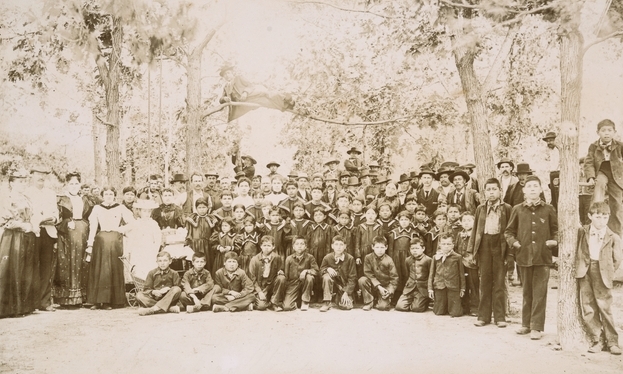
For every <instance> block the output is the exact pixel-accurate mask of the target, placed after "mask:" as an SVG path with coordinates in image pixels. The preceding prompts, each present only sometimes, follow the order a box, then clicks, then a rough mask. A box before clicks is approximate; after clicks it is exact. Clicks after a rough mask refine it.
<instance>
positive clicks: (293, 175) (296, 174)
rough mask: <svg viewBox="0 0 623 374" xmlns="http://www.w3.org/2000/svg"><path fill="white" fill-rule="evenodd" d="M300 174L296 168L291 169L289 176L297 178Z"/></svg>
mask: <svg viewBox="0 0 623 374" xmlns="http://www.w3.org/2000/svg"><path fill="white" fill-rule="evenodd" d="M298 176H299V173H297V172H296V171H294V170H292V171H290V173H288V178H293V179H296V178H298Z"/></svg>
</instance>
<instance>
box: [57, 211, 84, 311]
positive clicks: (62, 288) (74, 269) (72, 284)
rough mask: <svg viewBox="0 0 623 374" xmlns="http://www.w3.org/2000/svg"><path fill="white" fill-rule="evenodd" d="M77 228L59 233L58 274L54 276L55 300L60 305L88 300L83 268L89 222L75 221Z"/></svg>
mask: <svg viewBox="0 0 623 374" xmlns="http://www.w3.org/2000/svg"><path fill="white" fill-rule="evenodd" d="M74 222H75V225H76V228H75V229H73V230H69V233H67V234H61V233H59V236H58V242H57V243H58V244H57V245H58V248H57V261H56V275H55V276H54V302H55V303H57V304H60V305H80V304H82V303H83V302H86V297H85V296H86V282H85V280H86V279H85V278H84V274H83V273H84V271H83V269H84V268H85V267H86V266H88V264H87V263H85V262H84V253H85V250H86V248H87V239H88V236H89V224H88V222H85V221H74Z"/></svg>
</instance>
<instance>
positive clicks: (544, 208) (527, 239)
mask: <svg viewBox="0 0 623 374" xmlns="http://www.w3.org/2000/svg"><path fill="white" fill-rule="evenodd" d="M523 192H524V195H525V201H524V202H523V203H521V204H518V205H515V206H514V207H513V210H512V211H511V216H510V218H509V221H508V226H507V227H506V231H505V232H504V236H505V237H506V241H507V243H508V246H509V247H510V248H511V251H512V252H513V253H514V254H515V261H516V262H517V266H518V267H519V273H520V275H521V280H522V284H523V306H522V310H521V326H522V327H521V328H520V329H519V330H517V331H516V332H517V334H519V335H525V334H528V333H530V339H532V340H539V339H541V337H542V331H543V330H544V328H545V307H546V301H547V288H548V287H547V282H548V281H549V269H550V266H551V265H552V251H553V250H554V248H555V247H556V246H557V245H558V242H557V237H558V218H557V217H556V211H555V210H554V207H553V206H551V205H549V204H547V203H545V202H544V201H543V200H541V198H540V194H541V192H542V188H541V180H540V179H539V178H538V177H536V176H532V175H531V176H529V177H528V178H527V179H526V184H525V185H524V187H523Z"/></svg>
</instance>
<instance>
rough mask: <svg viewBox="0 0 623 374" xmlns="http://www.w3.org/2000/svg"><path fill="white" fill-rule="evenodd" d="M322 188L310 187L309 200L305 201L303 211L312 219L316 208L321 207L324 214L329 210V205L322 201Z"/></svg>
mask: <svg viewBox="0 0 623 374" xmlns="http://www.w3.org/2000/svg"><path fill="white" fill-rule="evenodd" d="M323 193H324V192H323V189H322V187H320V186H313V187H312V188H311V200H310V201H308V202H306V203H305V211H307V215H308V216H309V217H310V218H312V219H313V217H314V212H315V211H316V209H322V211H323V213H324V214H325V215H328V214H329V212H331V207H330V206H329V205H328V204H327V203H325V202H324V201H322V195H323Z"/></svg>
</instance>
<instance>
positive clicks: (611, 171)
mask: <svg viewBox="0 0 623 374" xmlns="http://www.w3.org/2000/svg"><path fill="white" fill-rule="evenodd" d="M613 130H615V127H614V124H613V123H612V122H611V121H608V120H605V121H602V122H600V124H599V125H598V133H599V135H600V140H599V141H597V142H596V143H595V144H593V145H591V148H590V149H589V155H588V157H586V159H585V160H584V171H585V175H586V177H587V182H586V185H587V186H592V185H595V195H596V196H595V197H594V198H593V201H592V203H591V205H590V207H589V208H588V209H585V210H586V211H587V213H586V217H583V219H586V225H585V226H584V227H583V228H582V229H581V230H580V234H581V235H579V238H580V241H579V244H578V255H577V266H576V267H577V277H578V284H579V292H580V294H581V298H580V299H581V304H582V310H583V316H584V319H585V322H586V324H587V326H588V327H587V328H588V331H589V332H590V333H591V337H592V339H593V344H592V345H591V348H590V349H591V352H598V351H601V350H602V349H608V350H609V351H610V352H611V353H613V354H620V349H619V347H618V335H617V333H616V330H615V328H614V323H613V321H612V313H611V312H610V304H611V299H612V295H611V292H610V289H611V288H612V277H613V273H614V272H615V271H616V269H617V268H618V266H619V264H620V262H621V259H622V258H621V257H622V256H623V255H622V251H621V239H620V234H621V233H620V230H621V225H620V218H619V217H620V212H621V206H620V204H621V196H619V195H620V194H619V192H620V191H621V187H619V186H620V185H621V186H623V183H621V182H620V178H623V174H621V173H622V172H623V168H620V167H621V165H620V162H621V160H623V158H622V157H621V144H620V143H618V142H617V141H616V140H613V139H612V134H613V132H614V131H613ZM604 134H605V135H604ZM548 135H549V134H548ZM544 140H546V141H547V140H551V136H546V138H544ZM548 144H549V142H548ZM347 153H348V158H347V159H346V160H344V161H343V162H340V161H339V160H338V159H333V158H331V159H328V160H326V162H325V163H324V165H323V167H324V170H323V171H319V170H318V172H315V173H313V174H311V176H310V175H309V174H307V173H305V172H292V173H289V174H287V175H282V174H281V173H280V172H279V168H280V165H279V163H278V162H274V161H273V162H270V163H268V164H267V165H266V169H267V172H266V173H265V174H264V175H260V174H259V173H256V167H255V166H256V165H257V162H256V160H255V159H254V158H253V157H252V156H249V155H245V156H242V163H237V166H236V168H235V172H236V177H235V179H231V180H230V179H228V178H219V173H218V172H216V171H208V172H195V173H193V174H192V175H190V176H189V178H187V177H186V176H185V175H184V174H175V175H174V176H173V177H172V178H171V179H170V180H169V181H168V182H169V183H168V184H167V185H168V186H165V183H164V179H163V178H162V177H161V176H160V175H151V176H150V177H149V178H148V181H147V185H146V186H144V187H142V188H139V189H136V188H134V187H131V186H130V187H126V188H124V189H123V190H122V191H117V190H115V188H113V187H102V188H99V187H93V186H89V185H85V184H82V180H81V175H80V173H77V172H74V173H69V174H67V176H66V178H65V188H64V190H63V191H62V193H60V194H58V195H57V194H56V193H54V192H53V191H51V190H49V189H48V188H46V187H45V179H46V177H47V176H48V174H49V173H50V170H48V169H46V168H44V167H40V166H36V167H32V168H31V170H30V173H28V172H25V171H23V170H16V171H14V172H13V173H12V174H11V175H10V177H9V187H10V193H9V194H8V195H7V196H6V197H5V198H4V199H3V204H2V207H1V209H2V211H1V218H2V222H1V223H2V226H3V229H4V230H3V233H2V239H1V241H0V258H1V262H0V281H1V282H0V317H14V316H21V315H25V314H28V313H31V312H33V311H34V310H40V311H54V310H55V308H58V307H60V308H78V307H80V306H85V305H86V306H88V307H90V308H92V309H113V308H117V307H123V306H125V305H126V283H127V282H128V281H129V280H131V279H140V280H141V284H142V286H143V287H142V289H141V290H140V292H139V293H138V294H137V295H136V299H137V301H138V302H139V304H140V306H141V308H139V311H138V313H139V314H140V315H151V314H158V313H166V312H174V313H180V311H182V310H185V311H186V312H189V313H193V312H200V311H205V310H212V311H213V312H226V311H229V312H237V311H246V310H254V309H257V310H266V309H272V310H274V311H290V310H296V309H300V310H309V309H310V305H312V304H314V305H316V307H318V308H319V310H320V311H321V312H326V311H328V310H330V309H331V308H334V307H336V308H340V309H346V310H348V309H352V308H353V307H361V308H362V309H363V310H365V311H369V310H371V309H372V308H376V309H378V310H390V309H392V308H393V309H395V310H397V311H405V312H406V311H412V312H419V313H421V312H427V311H428V310H429V309H432V312H433V313H434V314H436V315H448V314H449V315H450V316H452V317H460V316H463V315H470V316H475V317H476V319H475V322H474V324H475V326H478V327H482V326H485V325H488V324H491V323H493V324H495V325H496V326H498V327H500V328H503V327H506V326H507V321H506V315H507V310H506V309H507V297H508V289H507V287H509V286H510V285H517V286H519V285H521V286H522V287H523V306H522V312H521V320H522V323H521V328H520V329H519V330H517V331H516V332H517V333H518V334H520V335H525V334H529V335H530V337H531V339H533V340H538V339H540V338H541V336H542V332H543V331H544V328H545V309H546V308H545V306H546V299H547V291H548V285H547V284H548V280H549V273H550V268H551V267H552V265H553V261H552V258H553V256H555V255H556V251H557V250H556V248H557V244H558V243H557V233H558V219H557V214H556V208H555V206H556V204H555V203H556V202H555V201H552V200H550V203H553V204H550V203H547V202H546V201H545V197H544V195H543V188H542V182H541V180H540V179H539V178H538V177H537V176H535V175H533V171H532V170H531V168H530V166H529V165H528V164H527V163H517V164H515V163H514V162H513V160H511V159H506V158H503V159H501V160H499V161H498V162H497V164H496V166H497V169H498V170H499V176H498V177H497V178H490V179H487V180H486V181H485V183H484V184H483V185H479V184H478V181H477V179H476V178H475V177H474V169H475V166H474V165H473V164H463V165H461V164H459V163H456V162H444V163H443V164H442V165H440V167H439V168H438V169H437V170H433V169H432V168H431V167H430V166H427V165H424V166H423V167H422V168H421V169H420V170H417V171H416V170H413V171H405V172H403V173H402V174H400V175H399V177H398V178H394V179H391V178H389V177H388V176H387V175H386V174H385V173H384V171H383V169H382V168H381V167H380V166H379V165H378V164H377V163H376V162H370V163H368V164H364V163H363V162H362V160H361V159H360V155H361V152H360V151H359V150H358V149H357V148H356V147H353V148H351V149H349V150H348V152H347ZM340 165H342V167H340ZM319 169H320V165H319ZM29 180H30V186H28V181H29ZM617 188H618V189H617ZM118 192H120V193H118ZM606 196H609V197H610V198H609V199H608V202H604V200H605V199H606ZM556 198H557V196H556V195H555V194H554V193H552V199H553V200H555V199H556ZM180 233H181V235H182V242H183V245H184V247H185V248H190V250H191V252H190V253H191V254H190V255H188V262H185V263H184V262H183V264H184V266H183V267H182V268H175V266H173V264H174V262H173V261H174V260H177V258H176V257H175V256H174V255H173V253H172V247H171V248H169V247H168V244H169V242H168V241H167V240H168V239H167V238H169V237H171V236H177V237H179V235H180ZM184 261H185V260H184ZM124 263H125V264H129V265H130V266H128V267H124ZM128 273H129V274H128Z"/></svg>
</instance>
